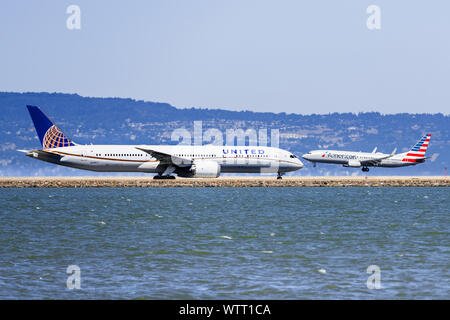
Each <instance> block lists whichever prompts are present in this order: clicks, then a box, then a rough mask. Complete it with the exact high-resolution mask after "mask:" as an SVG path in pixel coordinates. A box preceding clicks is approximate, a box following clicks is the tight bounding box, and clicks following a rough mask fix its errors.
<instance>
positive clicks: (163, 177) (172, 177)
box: [153, 175, 175, 180]
mask: <svg viewBox="0 0 450 320" xmlns="http://www.w3.org/2000/svg"><path fill="white" fill-rule="evenodd" d="M153 179H155V180H172V179H175V176H162V175H157V176H154V177H153Z"/></svg>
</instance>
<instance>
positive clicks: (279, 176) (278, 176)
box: [277, 172, 283, 180]
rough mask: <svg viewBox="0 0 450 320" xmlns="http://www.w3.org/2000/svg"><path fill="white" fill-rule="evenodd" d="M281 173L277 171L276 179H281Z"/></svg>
mask: <svg viewBox="0 0 450 320" xmlns="http://www.w3.org/2000/svg"><path fill="white" fill-rule="evenodd" d="M282 175H283V174H282V173H281V172H278V175H277V180H281V179H283V177H282Z"/></svg>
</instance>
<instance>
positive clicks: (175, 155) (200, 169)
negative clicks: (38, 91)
mask: <svg viewBox="0 0 450 320" xmlns="http://www.w3.org/2000/svg"><path fill="white" fill-rule="evenodd" d="M27 108H28V111H29V113H30V116H31V119H32V120H33V123H34V126H35V128H36V132H37V135H38V137H39V140H40V142H41V145H42V150H19V151H22V152H26V155H27V156H29V157H31V158H35V159H38V160H42V161H46V162H50V163H54V164H58V165H62V166H67V167H72V168H78V169H84V170H91V171H103V172H148V173H157V175H156V176H155V178H156V179H174V178H175V177H174V176H173V175H172V174H176V175H178V176H180V177H186V178H217V177H219V175H220V174H221V173H226V172H236V173H277V175H278V176H277V178H278V179H281V176H282V175H283V174H284V173H286V172H289V171H295V170H298V169H301V168H302V167H303V163H302V162H301V161H300V160H299V159H298V158H297V157H296V156H295V155H294V154H292V153H290V152H288V151H285V150H282V149H279V148H273V147H260V146H236V147H234V146H212V145H209V146H186V145H174V146H171V145H79V144H76V143H75V142H73V141H72V140H70V139H69V138H68V137H67V136H66V135H65V134H64V133H63V132H62V131H61V130H60V129H59V128H58V127H57V126H55V125H54V124H53V122H52V121H51V120H50V119H49V118H48V117H47V116H46V115H45V114H44V113H43V112H42V111H41V110H40V109H39V108H38V107H35V106H27Z"/></svg>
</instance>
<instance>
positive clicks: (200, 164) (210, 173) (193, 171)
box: [189, 160, 220, 178]
mask: <svg viewBox="0 0 450 320" xmlns="http://www.w3.org/2000/svg"><path fill="white" fill-rule="evenodd" d="M189 176H190V177H191V178H217V177H219V176H220V164H218V163H217V162H215V161H206V160H200V161H194V163H193V164H192V166H191V168H190V170H189Z"/></svg>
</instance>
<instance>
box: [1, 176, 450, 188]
mask: <svg viewBox="0 0 450 320" xmlns="http://www.w3.org/2000/svg"><path fill="white" fill-rule="evenodd" d="M448 186H450V179H448V178H446V177H443V176H415V177H411V176H378V177H343V176H333V177H312V176H310V177H301V176H299V177H283V179H282V180H277V179H276V177H274V176H263V177H261V176H260V177H258V176H256V177H254V176H245V177H238V176H225V177H219V178H216V179H186V178H176V179H173V180H154V179H153V177H151V176H149V177H142V176H140V177H130V176H126V177H120V176H116V177H114V176H112V177H105V176H102V177H95V176H88V177H1V178H0V188H103V187H106V188H117V187H124V188H125V187H448Z"/></svg>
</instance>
